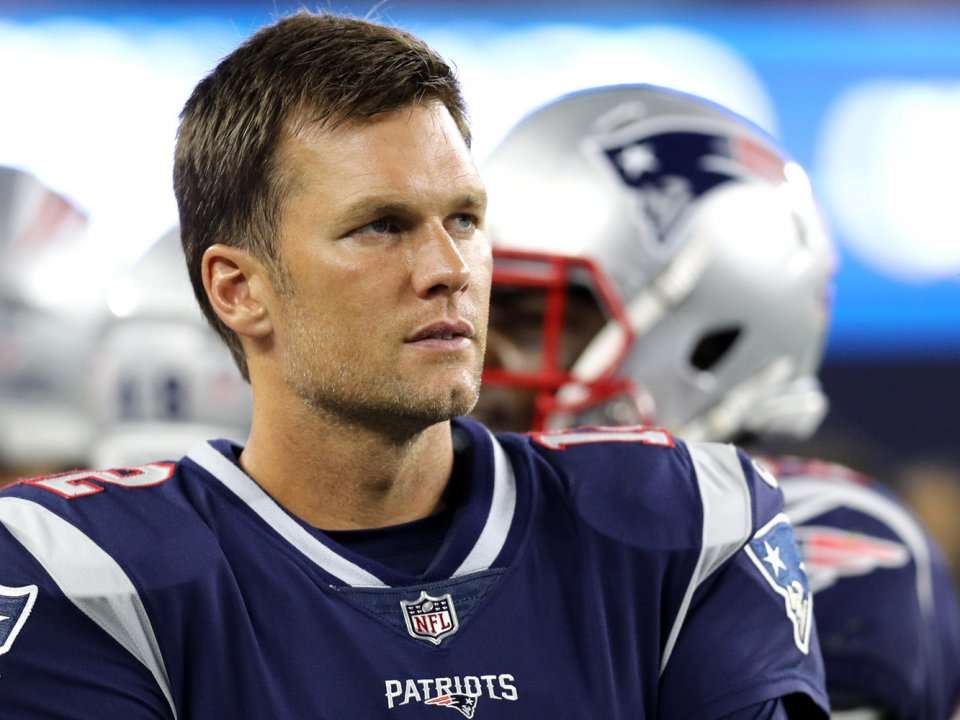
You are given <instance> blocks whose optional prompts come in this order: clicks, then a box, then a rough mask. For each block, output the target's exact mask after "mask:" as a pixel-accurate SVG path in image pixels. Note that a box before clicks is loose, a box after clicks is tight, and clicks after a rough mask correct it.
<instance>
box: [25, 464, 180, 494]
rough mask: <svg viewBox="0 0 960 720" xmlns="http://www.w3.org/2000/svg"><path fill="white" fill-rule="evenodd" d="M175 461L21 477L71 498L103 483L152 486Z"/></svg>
mask: <svg viewBox="0 0 960 720" xmlns="http://www.w3.org/2000/svg"><path fill="white" fill-rule="evenodd" d="M173 468H174V463H151V464H150V465H144V466H143V467H136V468H120V469H118V470H76V471H74V472H68V473H63V474H61V475H48V476H46V477H39V478H32V479H30V480H23V481H22V482H23V484H24V485H34V486H35V487H38V488H43V489H44V490H49V491H50V492H52V493H56V494H57V495H59V496H60V497H64V498H67V499H68V500H73V499H74V498H78V497H85V496H87V495H95V494H97V493H99V492H103V491H104V487H103V485H102V483H106V484H108V485H120V486H121V487H125V488H142V487H152V486H154V485H159V484H160V483H162V482H166V481H167V480H169V479H170V477H171V476H172V475H173Z"/></svg>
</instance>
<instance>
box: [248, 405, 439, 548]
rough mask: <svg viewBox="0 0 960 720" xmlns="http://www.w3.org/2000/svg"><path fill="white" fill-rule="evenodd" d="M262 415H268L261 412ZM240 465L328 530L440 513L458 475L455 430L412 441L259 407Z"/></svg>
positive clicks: (421, 434)
mask: <svg viewBox="0 0 960 720" xmlns="http://www.w3.org/2000/svg"><path fill="white" fill-rule="evenodd" d="M258 410H260V412H258ZM240 464H241V466H242V467H243V469H244V470H245V471H246V472H247V473H248V474H249V475H250V476H251V477H253V478H254V479H255V480H256V481H257V482H258V483H259V484H260V485H261V487H263V488H264V490H266V491H267V492H268V493H269V494H270V495H271V496H272V497H273V498H274V499H275V500H276V501H277V502H279V503H280V504H281V505H282V506H283V507H285V508H286V509H287V510H289V511H290V512H291V513H293V514H294V515H296V516H297V517H299V518H301V519H302V520H304V521H305V522H307V523H309V524H310V525H312V526H314V527H318V528H322V529H324V530H351V529H361V528H377V527H386V526H389V525H396V524H399V523H404V522H410V521H413V520H418V519H420V518H424V517H427V516H428V515H430V514H432V513H434V512H435V511H436V510H437V509H438V507H439V506H440V503H441V501H442V497H443V493H444V491H445V489H446V487H447V483H448V481H449V479H450V474H451V472H452V469H453V442H452V439H451V435H450V423H449V422H440V423H437V424H435V425H431V426H429V427H427V428H426V429H424V430H421V431H418V432H415V433H413V434H411V435H410V436H408V437H405V438H402V439H401V438H396V437H386V436H384V434H383V433H380V432H377V431H375V430H369V429H365V428H363V427H362V426H358V425H356V424H352V423H345V422H342V421H337V420H336V419H333V418H325V417H323V416H321V415H319V414H317V413H316V412H314V411H312V410H310V409H308V408H307V407H306V406H305V405H304V404H302V403H299V402H297V403H296V405H295V406H294V407H289V408H283V409H281V408H277V407H276V405H275V404H274V403H271V404H270V405H269V410H264V409H262V408H258V407H257V405H256V403H255V405H254V416H253V425H252V429H251V432H250V438H249V440H248V442H247V446H246V447H245V448H244V450H243V452H242V453H241V455H240Z"/></svg>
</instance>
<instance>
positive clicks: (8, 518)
mask: <svg viewBox="0 0 960 720" xmlns="http://www.w3.org/2000/svg"><path fill="white" fill-rule="evenodd" d="M0 523H2V524H3V525H4V526H6V528H7V530H9V531H10V533H11V534H12V535H13V536H14V537H15V538H16V539H17V541H19V542H20V544H21V545H23V547H24V548H26V549H27V551H28V552H29V553H30V554H31V555H33V557H34V558H36V560H37V562H39V563H40V565H42V566H43V569H44V570H46V571H47V573H48V574H49V575H50V577H51V578H53V581H54V582H55V583H56V584H57V586H58V587H59V588H60V590H61V591H62V592H63V594H64V595H66V596H67V598H68V599H69V600H70V602H72V603H73V604H74V605H76V606H77V608H79V609H80V611H81V612H82V613H83V614H84V615H86V616H87V617H89V618H90V619H91V620H93V622H95V623H96V624H97V625H99V626H100V627H101V628H102V629H103V630H104V631H105V632H106V633H107V634H108V635H110V636H111V637H112V638H113V639H114V640H116V641H117V642H118V643H120V644H121V645H122V646H123V647H124V648H125V649H126V650H127V651H128V652H129V653H130V654H131V655H133V656H134V657H135V658H136V659H137V660H139V661H140V662H141V663H143V665H144V666H145V667H146V668H147V670H149V671H150V674H151V675H153V677H154V678H155V679H156V681H157V685H158V686H159V687H160V691H161V692H162V693H163V695H164V697H165V698H166V699H167V703H168V704H169V705H170V712H171V714H172V715H173V717H174V718H176V717H177V709H176V706H175V705H174V702H173V694H172V693H171V690H170V679H169V677H168V676H167V669H166V667H165V666H164V663H163V656H162V655H161V654H160V646H159V644H158V643H157V637H156V635H155V634H154V632H153V626H152V625H151V623H150V618H149V616H148V615H147V610H146V608H145V607H144V606H143V602H142V601H141V599H140V595H139V594H138V593H137V589H136V588H135V587H134V585H133V583H132V582H131V581H130V578H129V577H127V574H126V573H125V572H124V571H123V569H122V568H121V567H120V566H119V565H118V564H117V562H116V560H114V559H113V558H112V557H110V556H109V555H108V554H107V553H106V552H105V551H104V550H103V548H101V547H100V546H99V545H97V544H96V543H95V542H94V541H93V540H91V539H90V538H89V537H88V536H87V535H85V534H84V533H83V532H81V531H80V530H79V529H78V528H76V527H75V526H73V525H71V524H70V523H69V522H67V521H66V520H64V519H63V518H61V517H60V516H59V515H57V514H56V513H53V512H51V511H50V510H47V509H46V508H45V507H43V506H42V505H39V504H37V503H35V502H32V501H30V500H25V499H23V498H17V497H4V498H0Z"/></svg>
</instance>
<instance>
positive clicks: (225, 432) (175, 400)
mask: <svg viewBox="0 0 960 720" xmlns="http://www.w3.org/2000/svg"><path fill="white" fill-rule="evenodd" d="M108 305H109V308H110V311H111V319H110V320H109V321H108V322H107V324H106V326H105V329H104V332H103V335H102V338H101V341H100V343H99V347H98V352H97V356H96V358H95V361H94V370H93V373H92V380H93V400H94V414H95V416H96V418H97V423H98V438H99V439H98V441H97V443H96V445H95V446H94V451H93V458H92V464H93V465H94V466H96V467H125V466H134V465H141V464H143V463H146V462H150V461H154V460H177V459H179V458H180V457H181V456H183V455H184V454H186V453H187V452H188V451H189V450H190V448H191V447H192V446H193V445H194V444H196V443H198V442H201V441H203V440H206V439H209V438H213V437H227V438H229V439H232V440H236V441H243V440H244V439H246V436H247V433H248V431H249V426H250V419H251V407H252V406H251V403H252V400H251V394H250V388H249V386H248V385H247V384H246V383H245V382H244V381H243V379H242V378H241V376H240V373H239V371H238V370H237V368H236V366H235V365H234V363H233V359H232V357H231V356H230V352H229V351H228V350H227V348H226V346H225V345H224V344H223V343H222V342H221V340H220V338H219V337H218V336H217V335H216V333H215V332H214V331H213V330H212V329H211V328H210V327H209V326H208V325H207V323H206V321H205V320H204V318H203V315H202V314H201V312H200V308H199V307H198V306H197V304H196V301H195V300H194V297H193V291H192V289H191V286H190V281H189V279H188V277H187V268H186V262H185V260H184V257H183V251H182V249H181V246H180V234H179V231H178V230H177V229H174V230H173V231H171V232H169V233H167V234H166V235H164V236H163V237H162V238H161V239H160V240H158V241H157V242H156V243H155V244H154V245H153V246H152V247H151V248H150V249H149V250H148V251H147V253H146V254H145V255H144V257H143V258H142V259H141V260H139V261H138V262H137V263H136V264H135V266H134V267H133V268H132V269H131V271H130V273H129V274H128V275H127V276H126V277H124V278H122V279H121V280H119V281H118V282H117V284H116V287H115V291H114V293H113V295H112V296H111V297H110V299H109V301H108Z"/></svg>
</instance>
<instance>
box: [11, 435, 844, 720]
mask: <svg viewBox="0 0 960 720" xmlns="http://www.w3.org/2000/svg"><path fill="white" fill-rule="evenodd" d="M455 427H456V431H457V432H458V433H464V434H465V435H466V436H467V440H468V442H467V443H466V448H465V449H464V450H463V451H462V452H464V453H466V457H464V456H461V458H460V459H458V463H457V467H458V473H457V474H456V475H455V476H454V477H453V478H452V480H451V482H452V483H455V484H456V488H457V490H458V491H459V494H460V496H461V497H462V501H461V502H460V503H459V506H458V507H457V509H456V510H455V513H454V517H453V520H452V522H451V525H450V529H449V530H448V532H447V534H446V537H445V539H444V541H443V544H442V545H441V547H440V548H439V549H438V550H437V552H436V555H435V557H434V558H433V560H432V562H431V563H430V565H429V567H427V568H426V570H425V571H424V572H423V573H421V574H419V575H416V576H411V575H405V574H403V573H402V572H399V571H397V570H395V569H391V568H390V567H387V566H385V565H383V564H380V563H378V562H376V561H373V560H370V559H369V558H366V557H362V556H360V555H358V554H356V553H354V552H352V551H351V550H350V549H349V548H347V547H345V546H343V545H339V544H338V543H337V542H335V541H334V540H333V539H331V538H330V537H329V536H328V535H326V534H325V533H323V532H321V531H319V530H316V529H314V528H311V527H309V526H307V525H305V524H303V523H301V522H300V521H298V520H297V519H296V518H295V517H293V516H291V515H290V514H288V513H287V512H286V511H285V510H283V509H282V508H281V507H280V506H279V505H277V504H276V503H275V502H274V501H273V500H272V499H271V498H270V497H269V496H268V495H267V494H266V493H264V491H263V490H262V489H261V488H260V487H259V486H258V485H257V484H256V483H255V482H254V481H253V480H252V479H251V478H249V477H248V476H247V475H245V474H244V473H243V471H242V470H241V469H240V467H239V464H238V462H237V457H238V455H239V448H237V447H236V446H233V445H230V444H229V443H226V442H221V441H216V442H213V443H211V444H204V445H201V446H199V447H198V448H197V449H196V450H194V451H193V452H191V453H190V454H189V455H188V456H187V457H186V458H185V459H183V460H182V461H181V462H179V463H177V464H176V465H174V464H169V463H167V464H164V463H157V464H152V465H149V466H146V467H143V468H136V469H124V470H113V471H108V472H98V473H90V472H84V473H79V472H78V473H73V474H66V475H60V476H54V477H50V478H40V479H36V480H32V481H27V482H24V483H21V484H19V485H17V486H14V487H13V488H9V489H7V490H5V491H4V492H3V493H0V557H2V562H0V583H2V586H0V615H2V616H4V617H3V619H2V620H0V627H2V628H4V629H3V630H2V631H0V632H2V634H0V712H2V714H3V715H4V716H7V717H15V718H18V719H20V720H30V719H33V718H49V717H51V716H56V717H62V718H89V717H92V716H96V717H109V718H124V719H125V720H140V719H143V718H165V719H168V720H169V719H170V718H178V719H180V720H183V719H186V718H213V717H229V718H256V719H257V720H261V719H263V718H311V719H312V720H321V719H322V718H330V719H334V718H336V719H339V718H365V719H366V718H395V719H396V720H405V719H407V718H423V719H425V720H430V719H433V720H445V719H449V720H453V718H456V717H465V718H474V717H476V718H478V719H480V720H486V719H487V718H489V719H490V720H496V719H498V718H525V719H527V720H529V718H531V717H542V718H551V719H553V718H557V719H569V720H573V719H577V720H582V719H583V718H593V717H596V718H604V719H611V720H615V719H617V718H623V719H626V718H630V720H653V719H655V718H657V719H660V720H687V719H689V720H694V719H696V720H709V719H710V718H718V717H723V716H724V715H726V714H728V713H731V712H733V711H735V710H737V709H739V708H744V707H748V706H751V705H753V704H756V703H761V702H763V701H765V700H767V699H770V698H777V697H780V696H785V695H789V694H794V693H797V694H803V695H806V696H807V698H808V700H806V703H807V705H806V706H805V710H804V712H805V714H804V715H802V717H805V718H806V717H809V718H815V717H820V716H821V711H820V710H819V709H817V708H816V707H815V705H814V703H816V704H817V705H819V707H821V708H822V707H825V706H826V701H825V697H824V693H823V686H822V682H823V679H822V663H821V661H820V658H819V653H818V648H817V640H816V634H815V632H813V629H812V624H811V613H810V599H811V595H810V592H809V589H808V588H807V584H806V578H805V576H804V575H803V573H802V571H801V570H800V561H799V555H798V553H797V548H796V545H795V543H794V541H793V535H792V532H791V530H790V526H789V523H788V522H787V520H786V518H785V516H784V515H782V513H781V509H782V497H781V494H780V492H779V490H777V489H776V488H775V487H773V486H772V485H771V484H769V483H768V481H767V480H765V479H764V478H763V477H762V476H761V475H759V474H758V473H757V472H755V471H754V469H753V467H752V466H751V463H750V461H748V460H746V459H745V456H743V455H741V454H739V452H738V451H736V450H735V449H734V448H733V447H732V446H723V445H694V444H691V445H684V444H682V443H679V442H675V441H674V440H673V439H672V438H671V437H670V436H669V435H667V434H666V433H664V432H660V431H653V430H641V429H636V430H630V429H622V430H617V431H616V432H589V433H588V432H574V433H567V434H553V435H541V436H537V437H536V438H530V437H522V436H516V435H501V436H498V438H497V439H494V438H493V436H491V435H490V434H489V433H488V432H487V431H486V430H485V429H484V428H483V427H482V426H480V425H478V424H476V423H474V422H472V421H469V420H458V421H455ZM4 528H5V529H4ZM794 700H799V701H800V702H803V698H802V697H798V698H794ZM454 712H456V713H457V715H454V714H453V713H454Z"/></svg>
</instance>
